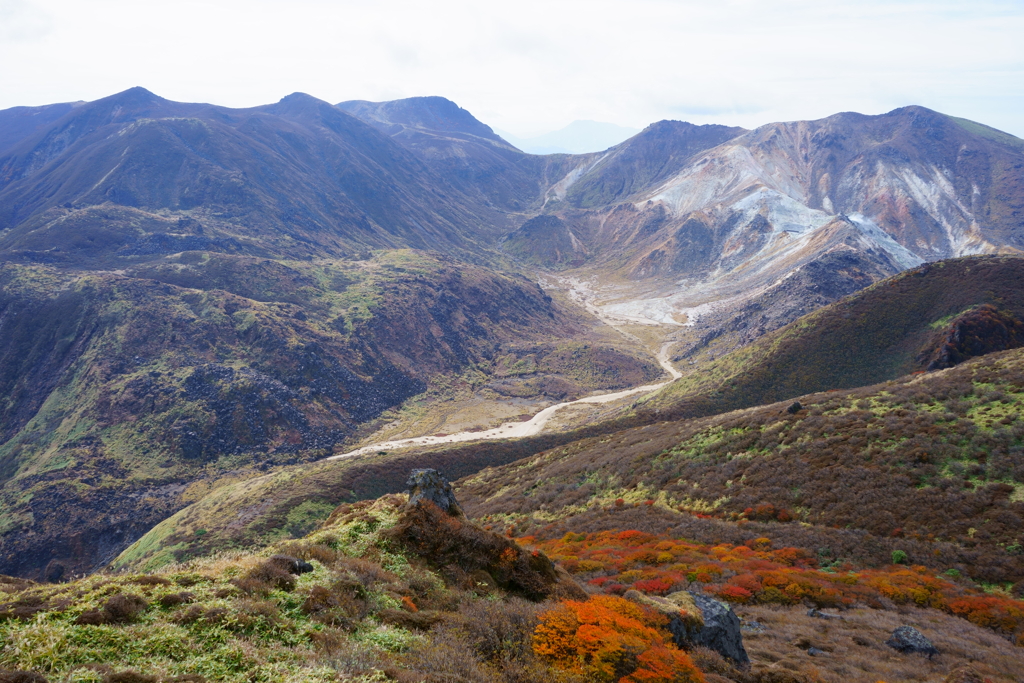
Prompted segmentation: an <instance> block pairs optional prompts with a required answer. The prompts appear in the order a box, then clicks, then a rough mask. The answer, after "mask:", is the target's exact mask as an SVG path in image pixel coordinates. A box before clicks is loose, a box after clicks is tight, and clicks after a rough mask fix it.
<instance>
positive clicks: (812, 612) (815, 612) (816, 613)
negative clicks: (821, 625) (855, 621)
mask: <svg viewBox="0 0 1024 683" xmlns="http://www.w3.org/2000/svg"><path fill="white" fill-rule="evenodd" d="M807 616H809V617H814V618H815V619H842V617H841V616H839V615H838V614H826V613H825V612H822V611H821V610H819V609H818V608H817V607H812V608H811V609H809V610H807Z"/></svg>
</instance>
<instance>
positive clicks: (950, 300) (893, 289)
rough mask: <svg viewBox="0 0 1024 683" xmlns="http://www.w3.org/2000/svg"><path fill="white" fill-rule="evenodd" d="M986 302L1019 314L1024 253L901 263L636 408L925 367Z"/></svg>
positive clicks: (685, 413) (723, 403)
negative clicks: (906, 266)
mask: <svg viewBox="0 0 1024 683" xmlns="http://www.w3.org/2000/svg"><path fill="white" fill-rule="evenodd" d="M986 305H989V306H994V307H995V308H996V309H997V310H998V311H1001V312H1003V313H1005V314H1006V315H1007V316H1009V317H1010V318H1012V319H1013V320H1016V321H1020V320H1024V259H1021V258H1018V257H1006V256H984V257H982V256H979V257H971V258H963V259H952V260H948V261H939V262H937V263H932V264H926V265H923V266H920V267H919V268H915V269H913V270H908V271H906V272H904V273H901V274H900V275H897V276H895V277H892V278H889V279H887V280H883V281H881V282H878V283H876V284H874V285H872V286H870V287H868V288H866V289H864V290H863V291H860V292H858V293H856V294H853V295H851V296H849V297H847V298H845V299H842V300H841V301H839V302H837V303H834V304H832V305H829V306H825V307H823V308H820V309H819V310H817V311H815V312H813V313H810V314H808V315H806V316H804V317H802V318H800V319H799V320H798V321H796V322H794V323H792V324H790V325H788V326H787V327H785V328H782V329H780V330H778V331H776V332H774V333H772V334H769V335H765V336H763V337H761V338H760V339H758V340H757V341H755V342H753V343H751V344H750V345H748V346H746V347H744V348H742V349H740V350H738V351H735V352H733V353H731V354H729V355H726V356H723V357H722V358H720V359H718V360H715V361H712V362H710V363H705V364H702V365H700V366H699V367H698V368H697V369H696V370H694V372H692V373H691V374H689V375H687V376H686V377H683V378H682V379H680V380H677V381H676V382H674V383H672V384H670V385H669V386H667V387H665V389H663V390H662V391H661V392H660V393H658V394H657V395H655V396H652V397H650V398H649V399H648V400H646V401H644V402H642V403H640V404H638V405H636V406H635V410H636V411H638V412H639V413H642V414H648V413H650V414H653V415H658V416H663V417H672V418H675V419H679V418H685V417H691V416H702V415H710V414H715V413H720V412H725V411H726V410H735V409H737V408H745V407H749V406H756V405H760V404H764V403H773V402H775V401H780V400H782V399H785V398H789V397H795V396H799V395H800V394H806V393H810V392H814V391H824V390H826V389H849V388H853V387H859V386H864V385H868V384H874V383H876V382H881V381H883V380H887V379H893V378H895V377H899V376H900V375H905V374H909V373H912V372H917V371H920V370H925V369H931V368H929V366H930V365H931V364H932V362H933V360H934V356H935V354H936V353H937V352H938V350H939V347H940V346H941V345H942V343H943V340H944V339H945V338H946V337H948V336H949V335H950V334H952V333H953V332H954V328H956V327H957V326H958V325H962V324H963V323H964V318H963V317H961V316H968V318H969V317H970V316H971V315H972V313H971V312H972V311H977V310H978V309H979V307H982V306H986ZM755 310H756V309H755ZM1003 324H1004V325H1009V326H1010V327H1011V328H1012V327H1014V325H1015V323H1013V322H1009V321H1008V322H1006V323H1003ZM990 333H994V332H993V331H990ZM1018 334H1019V333H1018ZM1015 339H1018V341H1016V342H1010V341H1009V340H1007V343H1008V345H1004V346H1002V347H998V346H997V347H995V348H991V349H988V350H1000V348H1002V349H1005V348H1011V347H1012V346H1014V345H1016V344H1017V343H1019V338H1016V337H1015ZM967 355H971V354H967Z"/></svg>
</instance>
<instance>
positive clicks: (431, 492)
mask: <svg viewBox="0 0 1024 683" xmlns="http://www.w3.org/2000/svg"><path fill="white" fill-rule="evenodd" d="M406 484H407V485H408V486H409V505H410V506H414V505H419V504H420V503H421V502H422V501H428V502H431V503H433V504H434V505H436V506H437V507H439V508H441V509H442V510H444V511H445V512H447V513H448V514H449V515H451V516H453V517H463V516H465V515H463V513H462V508H460V507H459V502H458V501H457V500H455V492H454V491H452V485H451V483H450V482H449V481H448V480H447V479H445V478H444V477H443V476H441V473H440V472H438V471H437V470H413V471H412V472H410V473H409V481H408V482H406Z"/></svg>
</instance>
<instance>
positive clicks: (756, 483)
mask: <svg viewBox="0 0 1024 683" xmlns="http://www.w3.org/2000/svg"><path fill="white" fill-rule="evenodd" d="M1022 405H1024V351H1021V350H1013V351H1006V352H1001V353H994V354H990V355H987V356H983V357H981V358H977V359H974V360H971V361H968V362H966V363H963V364H962V365H959V366H957V367H954V368H951V369H948V370H943V371H938V372H933V373H928V374H920V375H912V376H908V377H905V378H903V379H901V380H898V381H892V382H887V383H885V384H880V385H875V386H871V387H864V388H861V389H855V390H850V391H836V392H826V393H819V394H813V395H810V396H804V397H801V398H800V399H799V401H798V402H796V403H793V402H783V403H778V404H774V405H768V406H763V407H760V408H753V409H748V410H742V411H736V412H732V413H728V414H725V415H720V416H717V417H713V418H705V419H702V420H693V421H687V422H674V423H662V424H657V425H650V426H646V427H639V428H635V429H630V430H625V431H622V432H618V433H616V434H613V435H608V436H603V437H595V438H592V439H587V440H582V441H579V442H576V443H574V444H570V445H568V446H564V447H559V448H555V449H552V450H549V451H546V452H544V453H542V454H540V455H538V456H536V457H533V458H528V459H525V460H522V461H519V462H516V463H512V464H510V465H506V466H503V467H498V468H492V469H489V470H485V471H483V472H481V473H480V474H479V475H475V476H471V477H468V478H467V479H465V480H463V481H462V482H461V484H460V488H459V492H460V496H462V497H463V498H464V501H465V505H466V509H467V511H468V512H469V513H470V514H472V515H474V516H478V517H482V518H484V519H487V520H489V521H490V523H493V524H501V525H503V526H507V525H513V526H514V527H515V528H516V530H517V533H520V534H523V533H530V534H539V535H540V536H542V537H553V536H561V534H563V533H565V532H566V531H598V530H602V529H613V528H625V527H632V528H642V529H645V530H651V531H653V530H656V529H658V530H668V529H676V530H677V533H678V534H680V535H685V536H688V537H691V538H700V539H701V540H705V541H709V540H714V541H715V542H719V541H728V542H733V543H740V542H742V541H743V540H746V539H747V538H750V537H751V536H752V535H756V536H767V537H771V538H774V539H776V541H777V542H779V543H781V544H784V545H795V546H798V547H802V548H805V549H806V550H808V551H810V552H811V553H817V551H818V549H819V548H832V550H833V553H834V556H835V557H846V558H850V559H855V560H857V561H859V562H865V563H867V564H873V565H880V564H885V563H887V562H888V561H889V558H890V556H891V554H892V552H893V551H894V550H901V551H903V552H906V553H907V554H908V556H909V557H910V561H911V562H913V563H914V564H922V565H926V566H928V567H931V568H934V569H938V570H942V571H945V570H947V569H956V570H958V571H959V572H961V573H962V574H964V575H966V576H971V577H973V578H975V579H978V580H982V581H989V582H1008V583H1016V582H1018V581H1021V580H1022V579H1024V536H1022V529H1024V526H1022V519H1024V423H1022V422H1021V419H1022V418H1021V415H1022V410H1021V409H1022ZM635 505H639V506H640V508H642V510H637V508H634V506H635ZM640 512H642V513H643V516H644V520H643V521H642V522H641V521H640V520H638V519H631V518H630V517H629V516H630V515H636V514H640ZM722 521H731V522H736V523H738V524H740V525H749V526H750V527H751V530H747V531H743V530H742V529H743V527H742V526H740V527H736V526H735V525H724V526H722V525H720V524H717V523H718V522H722ZM640 524H642V525H640ZM737 529H740V530H737Z"/></svg>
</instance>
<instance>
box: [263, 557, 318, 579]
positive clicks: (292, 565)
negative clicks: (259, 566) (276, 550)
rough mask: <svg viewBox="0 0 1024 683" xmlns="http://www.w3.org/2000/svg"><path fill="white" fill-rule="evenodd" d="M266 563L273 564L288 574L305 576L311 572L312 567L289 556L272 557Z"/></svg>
mask: <svg viewBox="0 0 1024 683" xmlns="http://www.w3.org/2000/svg"><path fill="white" fill-rule="evenodd" d="M268 562H270V563H272V564H274V566H276V567H279V568H281V569H283V570H285V571H286V572H288V573H289V574H295V575H299V574H307V573H309V572H311V571H313V565H311V564H310V563H309V562H306V561H305V560H300V559H298V558H297V557H292V556H291V555H272V556H271V557H270V559H269V560H268Z"/></svg>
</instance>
